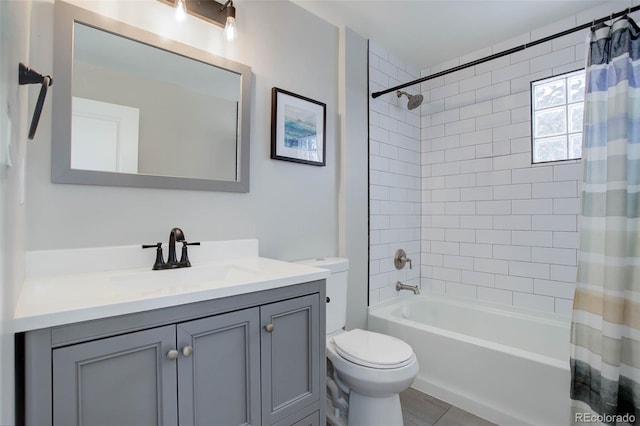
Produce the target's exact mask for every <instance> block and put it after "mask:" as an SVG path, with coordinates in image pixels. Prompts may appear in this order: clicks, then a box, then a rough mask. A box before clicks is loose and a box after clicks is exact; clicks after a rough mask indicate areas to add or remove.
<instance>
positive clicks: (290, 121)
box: [284, 105, 318, 151]
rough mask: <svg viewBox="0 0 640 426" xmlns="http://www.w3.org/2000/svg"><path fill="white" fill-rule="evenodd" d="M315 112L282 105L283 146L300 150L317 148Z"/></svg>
mask: <svg viewBox="0 0 640 426" xmlns="http://www.w3.org/2000/svg"><path fill="white" fill-rule="evenodd" d="M317 134H318V131H317V124H316V113H315V112H309V111H305V110H303V109H301V108H297V107H295V106H291V105H285V107H284V146H285V147H287V148H293V149H299V150H301V151H315V150H316V149H317V142H316V137H317Z"/></svg>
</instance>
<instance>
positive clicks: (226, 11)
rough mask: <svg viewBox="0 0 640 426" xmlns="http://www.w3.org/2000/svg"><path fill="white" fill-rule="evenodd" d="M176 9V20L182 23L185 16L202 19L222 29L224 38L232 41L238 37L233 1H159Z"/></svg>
mask: <svg viewBox="0 0 640 426" xmlns="http://www.w3.org/2000/svg"><path fill="white" fill-rule="evenodd" d="M159 1H161V2H163V3H167V4H170V5H172V6H174V7H175V9H176V20H178V21H182V20H183V19H184V17H185V16H186V14H189V15H193V16H195V17H197V18H200V19H204V20H205V21H208V22H211V23H212V24H215V25H217V26H219V27H223V28H224V38H225V39H226V40H227V41H233V40H235V39H236V38H237V37H238V30H237V29H236V8H235V7H234V6H233V0H227V2H226V3H219V2H217V1H215V0H159Z"/></svg>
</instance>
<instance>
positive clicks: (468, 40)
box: [292, 0, 632, 70]
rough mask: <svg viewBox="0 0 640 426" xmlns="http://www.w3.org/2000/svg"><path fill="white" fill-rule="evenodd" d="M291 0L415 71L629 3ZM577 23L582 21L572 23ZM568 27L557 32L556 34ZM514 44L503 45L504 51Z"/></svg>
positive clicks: (628, 0)
mask: <svg viewBox="0 0 640 426" xmlns="http://www.w3.org/2000/svg"><path fill="white" fill-rule="evenodd" d="M292 1H293V2H294V3H297V4H298V5H300V6H302V7H303V8H305V9H307V10H309V11H310V12H312V13H314V14H316V15H318V16H320V17H321V18H323V19H325V20H326V21H329V22H331V23H333V24H334V25H336V26H342V25H344V26H347V27H349V28H351V29H352V30H354V31H355V32H357V33H358V34H360V35H362V36H363V37H365V38H368V39H370V40H371V41H372V42H374V43H376V44H377V45H379V46H380V47H383V48H384V49H386V50H387V51H389V52H391V53H393V54H394V55H395V56H397V57H398V58H400V59H401V60H403V61H404V62H405V63H407V64H409V65H412V66H414V67H415V68H416V69H418V70H423V69H426V68H428V67H431V66H433V65H437V64H441V63H443V62H445V61H447V60H450V59H453V58H457V57H459V56H462V55H466V54H469V53H472V52H474V51H476V50H478V49H482V48H485V47H489V46H492V45H493V44H496V43H499V42H502V41H505V40H509V39H510V38H513V37H516V36H519V35H522V34H524V33H526V32H529V31H531V30H535V29H537V28H541V27H543V26H545V25H548V24H551V23H554V22H556V21H559V20H561V19H562V18H566V17H568V16H572V15H574V14H576V13H577V12H580V11H584V10H587V9H589V8H591V7H594V6H597V5H601V4H604V3H611V6H610V7H604V10H605V11H606V12H604V13H603V15H604V14H606V13H614V12H618V11H621V10H624V9H625V8H627V7H629V6H631V3H632V1H631V0H613V1H611V2H608V1H603V0H385V1H383V0H292ZM611 8H612V10H609V9H611ZM601 17H603V16H596V17H594V18H596V19H597V18H601ZM580 24H584V22H576V23H575V25H580ZM571 26H573V25H571ZM568 28H569V26H567V27H562V28H559V29H558V32H559V31H563V30H565V29H568ZM520 44H521V43H519V42H518V43H517V44H516V45H514V46H511V45H509V46H505V49H504V50H506V49H508V48H511V47H516V46H517V45H520Z"/></svg>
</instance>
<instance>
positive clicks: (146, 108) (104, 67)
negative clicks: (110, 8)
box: [51, 1, 251, 192]
mask: <svg viewBox="0 0 640 426" xmlns="http://www.w3.org/2000/svg"><path fill="white" fill-rule="evenodd" d="M53 77H54V79H55V89H54V90H53V140H52V153H51V181H52V182H54V183H67V184H86V185H107V186H134V187H149V188H167V189H190V190H206V191H228V192H248V191H249V129H250V119H251V117H250V111H251V106H250V102H251V68H250V67H249V66H247V65H243V64H240V63H238V62H234V61H231V60H229V59H225V58H221V57H218V56H216V55H213V54H211V53H209V52H205V51H202V50H199V49H196V48H193V47H191V46H188V45H185V44H182V43H179V42H176V41H171V40H168V39H166V38H163V37H160V36H159V35H156V34H153V33H150V32H147V31H145V30H142V29H139V28H136V27H133V26H130V25H127V24H124V23H122V22H119V21H115V20H113V19H110V18H107V17H104V16H101V15H99V14H96V13H93V12H91V11H88V10H86V9H82V8H79V7H76V6H73V5H71V4H68V3H64V2H61V1H56V3H55V11H54V63H53Z"/></svg>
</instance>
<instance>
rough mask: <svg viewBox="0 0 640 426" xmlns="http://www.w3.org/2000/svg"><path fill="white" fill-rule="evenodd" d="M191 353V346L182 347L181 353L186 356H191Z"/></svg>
mask: <svg viewBox="0 0 640 426" xmlns="http://www.w3.org/2000/svg"><path fill="white" fill-rule="evenodd" d="M191 354H193V347H191V346H185V347H184V348H182V355H184V356H186V357H187V358H188V357H190V356H191Z"/></svg>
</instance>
